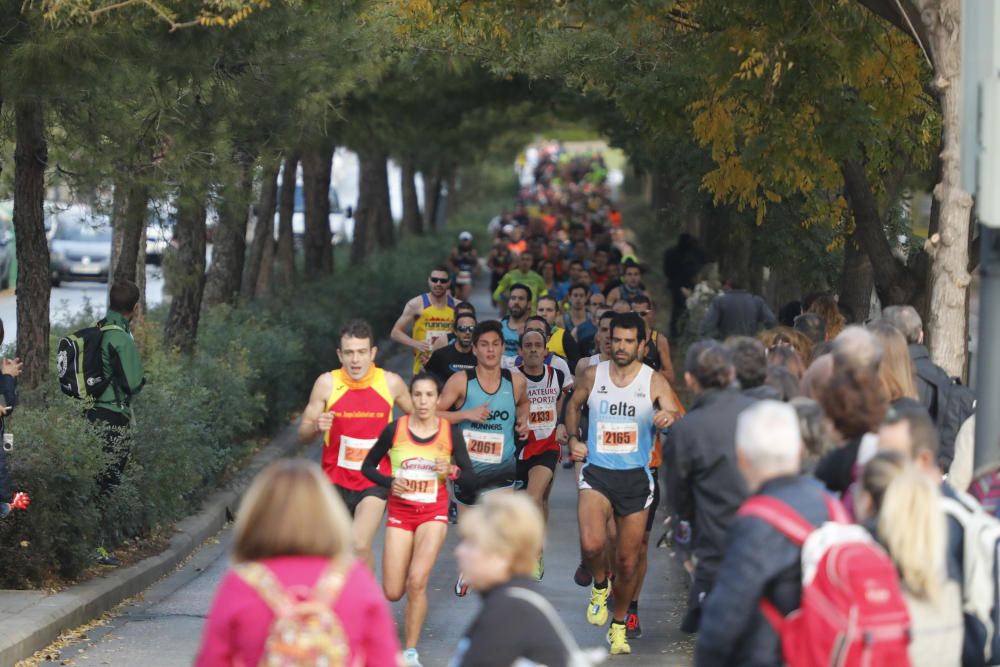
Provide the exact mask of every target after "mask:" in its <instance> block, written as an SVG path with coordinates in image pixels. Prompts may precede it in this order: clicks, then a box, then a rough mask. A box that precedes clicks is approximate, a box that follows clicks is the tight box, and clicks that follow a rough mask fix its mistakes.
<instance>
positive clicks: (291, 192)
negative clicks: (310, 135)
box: [275, 153, 299, 287]
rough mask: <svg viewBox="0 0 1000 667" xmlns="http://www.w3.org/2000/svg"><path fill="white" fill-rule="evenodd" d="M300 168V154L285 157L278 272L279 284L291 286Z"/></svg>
mask: <svg viewBox="0 0 1000 667" xmlns="http://www.w3.org/2000/svg"><path fill="white" fill-rule="evenodd" d="M298 170H299V156H298V155H296V154H294V153H292V154H290V155H288V156H286V157H285V166H284V168H283V170H282V176H281V199H280V201H279V203H278V206H279V208H278V245H277V248H276V249H275V250H276V252H277V261H278V273H277V276H276V278H277V284H278V285H279V286H281V287H291V286H292V285H294V284H295V238H294V236H293V234H292V216H293V215H294V214H295V179H296V174H297V172H298Z"/></svg>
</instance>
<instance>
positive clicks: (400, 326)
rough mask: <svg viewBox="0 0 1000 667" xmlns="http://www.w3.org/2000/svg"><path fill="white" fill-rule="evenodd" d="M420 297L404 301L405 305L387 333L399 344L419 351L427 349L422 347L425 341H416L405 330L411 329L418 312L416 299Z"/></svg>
mask: <svg viewBox="0 0 1000 667" xmlns="http://www.w3.org/2000/svg"><path fill="white" fill-rule="evenodd" d="M419 299H420V297H415V298H413V299H410V300H409V301H407V302H406V306H405V307H404V308H403V314H402V315H400V316H399V319H398V320H396V323H395V324H393V325H392V331H391V332H390V333H389V337H390V338H391V339H393V340H394V341H396V342H397V343H399V344H400V345H405V346H407V347H413V348H416V349H418V350H421V351H424V352H426V351H428V350H429V349H430V348H429V347H428V350H425V349H424V346H425V343H424V342H423V341H418V340H417V339H415V338H412V337H411V336H410V335H409V334H407V333H406V331H407V330H409V331H412V330H413V323H414V322H415V321H416V319H417V316H418V315H419V312H418V303H419V302H418V300H419Z"/></svg>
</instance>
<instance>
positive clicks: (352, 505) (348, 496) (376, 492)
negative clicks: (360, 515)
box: [333, 484, 389, 517]
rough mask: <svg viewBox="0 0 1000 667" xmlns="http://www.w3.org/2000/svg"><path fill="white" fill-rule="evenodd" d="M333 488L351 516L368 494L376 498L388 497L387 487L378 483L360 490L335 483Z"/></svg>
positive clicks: (384, 498)
mask: <svg viewBox="0 0 1000 667" xmlns="http://www.w3.org/2000/svg"><path fill="white" fill-rule="evenodd" d="M333 488H335V489H337V493H339V494H340V499H341V500H343V501H344V504H345V505H347V511H348V512H350V513H351V516H352V517H353V516H354V510H356V509H357V508H358V505H359V504H360V503H361V501H362V500H364V499H365V498H367V497H368V496H374V497H376V498H381V499H382V500H388V498H389V489H387V488H385V487H383V486H378V485H376V486H370V487H368V488H367V489H363V490H361V491H355V490H354V489H345V488H344V487H342V486H337V485H336V484H334V485H333Z"/></svg>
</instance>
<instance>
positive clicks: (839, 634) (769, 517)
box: [739, 496, 910, 667]
mask: <svg viewBox="0 0 1000 667" xmlns="http://www.w3.org/2000/svg"><path fill="white" fill-rule="evenodd" d="M825 500H826V506H827V513H828V516H829V517H830V520H829V521H827V522H826V523H824V524H823V525H822V526H820V527H819V528H816V527H814V526H813V525H812V524H811V523H809V522H808V521H806V520H805V519H804V518H802V516H801V515H800V514H799V513H798V512H796V511H795V510H793V509H792V508H791V507H789V506H788V505H787V504H785V503H784V502H782V501H780V500H778V499H777V498H772V497H769V496H754V497H753V498H750V499H749V500H748V501H747V502H745V503H744V504H743V506H742V507H741V508H740V510H739V515H740V516H755V517H757V518H759V519H762V520H764V521H766V522H767V523H768V524H770V525H771V526H772V527H773V528H774V529H775V530H777V531H779V532H781V534H783V535H784V536H785V537H787V538H788V539H789V540H791V541H792V542H793V543H795V544H796V545H799V546H801V547H802V604H801V607H800V608H799V609H797V610H795V611H793V612H792V613H791V614H789V615H788V616H787V617H783V616H782V615H781V612H779V611H778V609H777V608H776V607H775V606H774V605H773V604H771V603H770V602H769V601H768V600H766V599H761V602H760V610H761V613H763V614H764V617H765V618H767V620H768V621H769V622H770V623H771V625H772V626H773V627H774V629H775V632H777V633H778V637H779V638H780V640H781V651H782V654H783V656H784V660H785V663H786V664H787V665H788V666H789V667H820V666H823V667H827V666H830V665H832V666H836V667H855V666H858V667H861V666H864V667H908V666H909V665H910V658H909V655H908V653H907V644H908V643H909V631H910V617H909V613H908V612H907V609H906V600H905V599H904V598H903V594H902V592H901V590H900V586H899V576H898V574H897V572H896V567H895V565H893V563H892V560H891V559H890V558H889V556H888V555H887V554H886V553H885V551H884V550H883V549H882V548H881V547H880V546H879V545H878V544H877V543H876V542H875V541H874V540H873V539H872V538H871V536H870V535H869V534H868V531H866V530H865V529H864V528H862V527H861V526H857V525H852V524H850V523H849V522H848V519H847V513H846V512H845V511H844V508H843V506H841V504H840V503H839V502H837V500H835V499H834V498H832V497H830V496H825Z"/></svg>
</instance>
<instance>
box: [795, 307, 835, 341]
mask: <svg viewBox="0 0 1000 667" xmlns="http://www.w3.org/2000/svg"><path fill="white" fill-rule="evenodd" d="M792 327H793V328H794V329H795V330H796V331H798V332H800V333H802V334H804V335H805V336H807V337H808V338H809V340H811V341H812V342H813V343H815V344H816V345H819V344H820V343H822V342H824V341H826V340H827V337H826V320H824V319H823V318H822V317H820V316H819V315H817V314H816V313H802V314H801V315H799V316H798V317H796V318H795V324H793V325H792Z"/></svg>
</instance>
